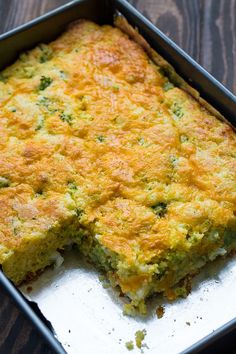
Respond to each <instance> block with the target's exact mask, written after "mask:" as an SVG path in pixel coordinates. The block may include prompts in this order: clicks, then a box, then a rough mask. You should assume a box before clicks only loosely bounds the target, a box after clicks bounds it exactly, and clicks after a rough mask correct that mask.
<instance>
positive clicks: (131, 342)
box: [125, 340, 134, 350]
mask: <svg viewBox="0 0 236 354" xmlns="http://www.w3.org/2000/svg"><path fill="white" fill-rule="evenodd" d="M125 346H126V348H127V349H128V350H133V349H134V343H133V341H132V340H130V341H129V342H126V343H125Z"/></svg>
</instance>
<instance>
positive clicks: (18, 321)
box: [0, 0, 236, 354]
mask: <svg viewBox="0 0 236 354" xmlns="http://www.w3.org/2000/svg"><path fill="white" fill-rule="evenodd" d="M67 2H68V1H67V0H0V33H3V32H5V31H7V30H9V29H11V28H14V27H16V26H18V25H20V24H23V23H25V22H27V21H29V20H31V19H33V18H35V17H37V16H39V15H41V14H43V13H45V12H47V11H49V10H51V9H53V8H55V7H57V6H60V5H63V4H65V3H67ZM130 3H132V4H133V5H134V6H135V7H137V8H138V9H139V10H140V11H141V12H142V13H143V14H144V15H145V16H146V17H148V18H149V19H150V20H151V21H152V22H153V23H154V24H155V25H157V26H158V27H159V28H160V29H161V30H162V31H163V32H164V33H166V34H167V35H168V36H169V37H170V38H171V39H173V40H174V41H176V43H178V44H179V45H180V46H181V47H182V48H183V49H184V50H186V51H187V52H188V53H189V54H190V55H191V56H192V57H193V58H194V59H196V60H197V61H198V62H199V63H200V64H202V65H203V66H204V67H205V68H206V69H207V70H208V71H209V72H211V73H212V74H213V75H214V76H215V77H216V78H217V79H219V80H220V81H221V82H222V83H223V84H225V85H226V86H227V87H228V88H229V89H231V90H232V91H233V92H234V93H236V69H235V68H236V0H158V1H157V0H130ZM47 353H50V351H49V349H48V348H47V347H46V346H45V344H44V343H43V342H42V340H41V338H40V337H39V336H38V334H37V333H36V332H35V330H34V329H33V328H32V327H31V325H30V323H29V322H28V321H27V320H26V319H25V318H24V316H23V315H22V314H20V313H19V311H18V310H17V309H16V308H15V306H14V305H13V304H12V303H11V301H10V300H9V299H8V298H7V297H6V296H5V295H4V294H3V293H0V354H47ZM226 353H227V349H225V351H224V354H226Z"/></svg>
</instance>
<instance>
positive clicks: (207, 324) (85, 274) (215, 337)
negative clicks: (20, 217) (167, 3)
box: [0, 0, 236, 354]
mask: <svg viewBox="0 0 236 354" xmlns="http://www.w3.org/2000/svg"><path fill="white" fill-rule="evenodd" d="M118 12H119V13H121V14H122V15H124V16H125V18H126V19H127V20H128V22H129V23H130V24H131V25H132V26H133V27H135V28H137V29H138V31H139V33H140V34H141V35H142V36H143V37H144V38H145V39H146V41H147V42H148V43H149V44H150V45H151V47H152V48H153V49H154V50H156V51H157V52H158V53H159V54H160V55H161V56H162V57H163V58H165V59H166V60H167V61H168V62H169V63H170V64H171V65H172V66H173V67H174V68H175V70H176V72H177V73H178V74H179V75H180V76H181V77H182V78H183V79H184V80H185V81H186V82H187V83H188V84H189V85H191V86H192V87H193V88H194V89H196V90H197V91H198V92H199V93H200V95H201V97H202V98H203V99H205V100H206V101H207V102H209V104H210V105H212V106H213V107H214V108H215V109H216V110H217V111H219V112H220V114H221V115H223V116H224V117H226V118H227V120H228V121H229V122H230V123H231V124H232V125H233V126H236V115H235V112H236V97H235V96H234V95H233V94H232V93H231V92H230V91H228V90H227V89H226V88H225V87H224V86H223V85H221V84H220V83H219V82H218V81H217V80H216V79H214V78H213V77H212V76H211V75H210V74H208V73H207V72H206V71H205V70H204V69H203V68H202V67H201V66H200V65H198V64H197V63H196V62H195V61H194V60H193V59H192V58H191V57H190V56H189V55H187V54H186V53H185V52H184V51H183V50H181V49H180V48H179V47H178V46H177V45H176V44H175V43H174V42H172V41H171V40H170V39H169V38H168V37H166V36H165V35H164V34H163V33H162V32H161V31H159V30H158V29H157V28H156V27H155V26H154V25H152V24H151V23H150V22H149V21H148V20H147V19H146V18H145V17H143V16H142V15H141V14H140V13H139V12H138V11H137V10H135V9H134V8H133V7H132V6H131V5H130V4H128V3H127V2H126V1H124V0H110V1H109V0H100V1H98V0H77V1H73V2H70V3H68V4H66V5H64V6H62V7H60V8H58V9H56V10H54V11H52V12H50V13H48V14H46V15H44V16H41V17H39V18H37V19H36V20H34V21H31V22H29V23H27V24H26V25H23V26H20V27H18V28H17V29H14V30H12V31H10V32H7V33H5V34H3V35H1V36H0V52H1V53H4V55H3V54H2V55H1V56H0V69H3V68H4V67H6V66H7V65H9V64H11V63H12V62H13V61H14V60H15V59H16V58H17V56H18V55H19V53H20V52H22V51H24V50H27V49H30V48H32V47H34V46H35V45H36V44H37V43H39V42H49V41H51V40H52V39H54V38H55V37H57V36H58V35H59V34H60V33H61V32H62V31H63V30H64V29H65V28H66V26H67V24H68V23H70V22H72V21H74V20H76V19H78V18H86V19H90V20H93V21H95V22H97V23H99V24H104V23H109V24H111V23H113V17H114V14H115V13H116V14H117V13H118ZM78 258H79V257H77V255H76V254H75V253H74V251H73V250H72V251H69V252H67V253H66V254H65V261H64V263H63V265H62V267H60V268H59V269H49V270H47V271H45V272H44V273H43V275H41V276H40V278H39V279H37V280H36V281H34V282H33V283H32V284H31V285H32V288H33V291H32V292H31V293H30V294H28V293H27V289H26V287H21V289H20V290H21V292H22V293H23V294H25V295H26V297H27V298H28V299H27V298H26V297H24V296H23V295H22V293H21V292H19V290H18V289H16V288H15V287H14V286H13V285H12V284H11V282H9V281H8V279H7V278H6V277H5V276H4V274H3V273H2V272H1V271H0V288H1V289H2V290H3V291H4V292H6V293H7V294H8V295H9V296H10V297H11V298H12V300H13V301H14V302H15V303H16V305H17V306H18V308H19V309H20V310H21V311H22V312H23V313H24V314H25V315H26V316H27V317H28V318H29V319H30V321H31V322H32V323H33V325H34V327H35V328H36V329H37V330H38V332H39V333H40V334H41V336H42V337H43V338H44V340H46V341H47V343H48V346H49V347H50V348H51V349H52V350H53V351H54V352H55V353H65V352H68V353H75V354H78V353H83V354H88V353H92V352H96V354H110V353H112V352H114V353H127V349H126V348H125V345H124V344H125V342H126V341H129V340H133V339H134V332H135V331H136V330H138V329H143V328H146V329H147V336H146V338H145V343H146V344H147V346H148V347H149V349H148V348H147V347H143V351H144V353H145V352H147V353H149V354H153V353H157V352H158V353H164V354H166V353H167V354H169V353H170V354H174V353H179V352H182V353H185V354H187V353H189V354H190V353H200V352H202V353H211V352H212V353H222V352H226V351H225V348H226V343H227V347H230V345H231V346H233V336H234V335H235V333H236V318H235V317H236V304H235V300H234V294H235V292H236V289H235V286H236V285H234V284H235V283H236V282H235V280H236V260H235V259H233V258H232V259H230V258H228V259H221V260H219V261H216V262H214V263H213V264H211V265H209V266H206V267H205V269H204V270H203V271H202V272H201V274H200V275H199V276H198V277H195V279H194V284H193V291H192V293H191V294H190V295H189V297H188V298H187V299H185V300H177V301H175V302H174V303H172V304H171V303H168V302H165V309H166V311H165V315H164V317H163V318H161V319H157V318H156V317H155V315H154V313H155V311H154V309H155V308H156V306H157V305H158V304H160V303H161V304H163V302H164V300H163V299H162V298H161V297H158V296H157V297H156V298H155V299H153V300H151V301H150V304H149V307H150V309H149V315H148V317H147V318H146V319H144V318H129V317H126V316H123V315H122V301H123V300H122V299H120V298H118V296H117V294H116V293H115V291H113V290H111V289H104V288H103V287H102V285H101V283H100V282H99V280H98V273H97V272H96V271H95V270H94V269H93V268H92V267H91V266H90V265H88V264H86V263H85V262H84V261H82V260H78ZM29 300H33V301H34V302H36V303H37V304H38V306H39V308H37V305H36V304H35V303H32V302H31V301H29ZM41 311H42V313H41ZM44 316H45V317H44ZM46 318H47V319H48V320H49V321H50V322H51V323H52V326H51V325H50V323H49V322H48V321H47V320H46ZM52 327H53V328H54V329H55V332H54V331H53V329H52ZM72 329H73V330H72ZM55 334H56V336H57V338H58V340H57V339H56V337H55ZM59 342H61V343H62V344H63V347H64V348H65V349H63V347H62V346H61V345H60V343H59ZM132 353H134V354H135V353H140V351H139V350H138V349H134V350H133V351H132Z"/></svg>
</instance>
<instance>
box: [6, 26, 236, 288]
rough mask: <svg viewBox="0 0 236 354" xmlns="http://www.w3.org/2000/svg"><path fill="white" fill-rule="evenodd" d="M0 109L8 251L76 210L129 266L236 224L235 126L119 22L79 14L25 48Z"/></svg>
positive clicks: (10, 73)
mask: <svg viewBox="0 0 236 354" xmlns="http://www.w3.org/2000/svg"><path fill="white" fill-rule="evenodd" d="M0 107H1V109H0V120H1V129H0V186H1V188H0V209H1V213H0V225H1V228H0V239H1V245H2V246H1V247H2V249H4V250H6V249H7V250H8V251H4V252H3V251H2V256H1V257H2V260H3V259H4V255H5V256H6V253H7V252H9V250H15V249H20V248H22V247H26V246H25V245H26V244H27V242H30V240H31V239H34V238H37V237H44V235H45V233H46V232H47V231H48V230H50V229H51V228H53V227H55V226H57V225H63V222H64V221H65V220H68V219H69V218H73V217H75V218H76V217H77V218H79V222H80V224H81V225H82V226H83V227H84V228H87V229H89V230H90V232H92V234H93V235H95V237H96V238H97V239H98V240H99V242H100V243H101V244H102V245H103V246H105V247H106V248H107V249H109V250H111V251H114V252H115V253H116V254H118V255H119V257H120V259H122V260H125V261H126V262H127V264H134V263H135V262H137V261H138V262H139V263H140V264H144V263H145V262H150V261H151V260H152V259H154V258H155V259H156V258H158V257H159V256H161V255H162V254H163V252H166V250H171V249H181V250H186V251H187V250H189V249H190V248H191V244H190V242H189V241H188V236H189V235H195V237H198V239H199V240H200V239H201V238H202V237H203V236H204V234H205V233H206V232H208V231H209V230H211V229H217V228H221V227H223V228H226V227H235V224H236V220H235V211H236V136H235V133H234V132H233V131H232V129H231V128H230V126H228V125H227V124H225V123H223V122H221V121H219V120H218V119H217V118H215V117H214V116H212V115H211V114H210V113H209V112H208V111H206V110H205V109H204V108H203V107H201V106H200V105H199V103H197V102H196V101H195V100H194V99H193V98H191V97H190V96H189V95H188V94H187V93H186V92H184V91H183V90H181V89H180V88H177V87H174V86H173V85H172V84H170V83H169V82H168V80H167V78H165V77H164V76H163V75H162V74H161V71H160V68H159V67H157V66H156V65H155V64H154V63H153V62H151V61H150V59H149V58H148V57H147V55H146V54H145V52H144V51H143V50H142V48H141V47H140V46H139V45H138V44H136V43H135V42H133V41H132V40H130V39H129V38H128V37H127V36H126V35H125V34H124V33H122V32H121V31H120V30H118V29H116V28H112V27H110V26H102V27H100V26H97V25H95V24H94V23H91V22H88V21H81V22H80V23H78V24H77V25H75V26H73V27H72V28H71V29H70V30H68V31H67V32H66V33H65V34H63V35H62V36H61V37H60V38H59V39H57V40H56V41H54V42H52V43H51V44H48V45H40V46H38V47H37V48H35V49H34V50H32V51H30V52H28V53H25V54H22V55H21V57H20V58H19V60H18V61H17V62H16V63H15V64H13V65H12V66H10V67H9V68H7V69H6V70H5V71H4V72H3V73H2V74H1V82H0ZM209 247H210V246H209ZM0 254H1V252H0ZM143 277H144V278H145V271H144V275H142V276H141V278H139V280H138V283H139V282H140V279H141V280H142V279H143ZM132 279H133V280H132V282H133V283H137V281H136V280H137V279H136V278H135V276H134V277H133V278H132ZM130 287H131V288H132V286H131V282H130V284H129V288H130ZM134 287H137V284H136V285H134Z"/></svg>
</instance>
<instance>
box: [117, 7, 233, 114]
mask: <svg viewBox="0 0 236 354" xmlns="http://www.w3.org/2000/svg"><path fill="white" fill-rule="evenodd" d="M119 5H120V6H123V4H122V2H121V3H120V4H119ZM119 5H118V6H119ZM131 17H132V16H131ZM199 82H201V80H199ZM219 88H220V86H219V87H218V89H219ZM216 91H217V90H216ZM223 96H224V98H225V99H226V97H228V96H230V94H229V93H228V92H227V91H225V95H223ZM217 108H219V107H217ZM222 113H223V112H222Z"/></svg>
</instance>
